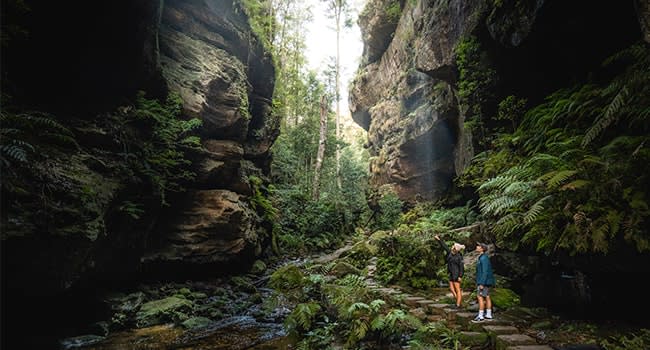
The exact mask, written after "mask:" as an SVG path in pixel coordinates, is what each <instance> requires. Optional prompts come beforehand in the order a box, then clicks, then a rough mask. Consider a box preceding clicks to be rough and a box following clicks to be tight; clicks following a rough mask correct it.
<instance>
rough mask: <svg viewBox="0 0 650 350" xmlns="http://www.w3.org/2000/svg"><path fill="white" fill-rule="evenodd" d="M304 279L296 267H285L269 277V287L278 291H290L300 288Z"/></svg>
mask: <svg viewBox="0 0 650 350" xmlns="http://www.w3.org/2000/svg"><path fill="white" fill-rule="evenodd" d="M304 278H305V276H304V274H303V273H302V271H301V270H300V269H299V268H298V267H297V266H295V265H286V266H283V267H281V268H279V269H277V270H276V271H275V272H274V273H273V274H272V275H271V279H270V281H269V286H270V287H271V288H274V289H277V290H280V291H286V290H291V289H294V288H298V287H300V286H302V285H303V283H304Z"/></svg>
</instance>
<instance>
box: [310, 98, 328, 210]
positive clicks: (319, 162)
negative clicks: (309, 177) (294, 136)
mask: <svg viewBox="0 0 650 350" xmlns="http://www.w3.org/2000/svg"><path fill="white" fill-rule="evenodd" d="M326 140H327V99H326V98H325V95H323V96H321V98H320V136H319V138H318V153H317V155H316V165H315V167H314V184H313V187H312V198H313V199H314V200H315V201H317V200H318V198H319V197H320V170H321V167H322V166H323V158H324V157H325V141H326Z"/></svg>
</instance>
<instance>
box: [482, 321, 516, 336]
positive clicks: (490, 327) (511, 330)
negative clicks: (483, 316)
mask: <svg viewBox="0 0 650 350" xmlns="http://www.w3.org/2000/svg"><path fill="white" fill-rule="evenodd" d="M486 323H487V324H486ZM490 323H492V321H486V322H483V323H481V326H482V328H483V330H484V331H486V332H488V333H492V334H496V335H501V334H516V333H519V330H518V329H517V327H513V326H505V325H494V324H490Z"/></svg>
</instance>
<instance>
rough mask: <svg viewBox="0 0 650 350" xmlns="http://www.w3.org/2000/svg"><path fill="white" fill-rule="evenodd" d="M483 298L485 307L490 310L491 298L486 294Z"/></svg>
mask: <svg viewBox="0 0 650 350" xmlns="http://www.w3.org/2000/svg"><path fill="white" fill-rule="evenodd" d="M485 300H486V304H487V305H486V307H485V308H486V309H490V310H492V299H490V296H489V295H488V296H487V297H485Z"/></svg>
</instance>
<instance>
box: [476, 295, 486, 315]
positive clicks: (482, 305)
mask: <svg viewBox="0 0 650 350" xmlns="http://www.w3.org/2000/svg"><path fill="white" fill-rule="evenodd" d="M477 298H478V310H479V311H483V310H485V303H484V302H483V297H482V296H480V295H479V296H478V297H477Z"/></svg>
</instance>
